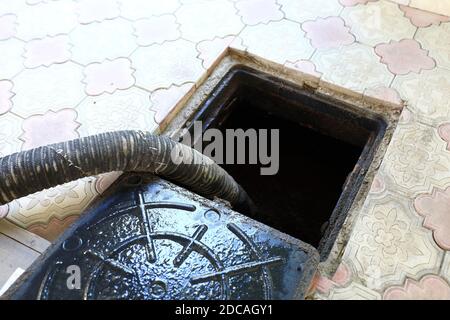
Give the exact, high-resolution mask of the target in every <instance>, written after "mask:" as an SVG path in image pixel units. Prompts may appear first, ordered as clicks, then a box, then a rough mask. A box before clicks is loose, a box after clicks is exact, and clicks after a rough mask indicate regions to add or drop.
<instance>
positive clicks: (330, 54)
mask: <svg viewBox="0 0 450 320" xmlns="http://www.w3.org/2000/svg"><path fill="white" fill-rule="evenodd" d="M311 60H312V61H313V62H314V63H315V65H316V66H317V71H319V72H321V73H322V80H323V81H326V82H329V83H331V84H333V85H337V86H341V87H344V88H346V89H349V90H353V91H355V92H359V93H362V92H364V90H365V89H366V88H372V87H377V86H387V87H388V86H389V84H390V83H391V81H392V79H393V75H392V74H391V73H390V72H389V70H388V69H387V68H386V66H385V65H383V64H381V63H380V62H379V58H378V57H377V55H376V54H375V52H374V50H373V49H372V48H370V47H367V46H365V45H362V44H359V43H354V44H352V45H350V46H344V47H341V48H340V49H333V50H328V51H322V52H321V51H317V52H316V53H315V54H314V55H313V57H312V58H311Z"/></svg>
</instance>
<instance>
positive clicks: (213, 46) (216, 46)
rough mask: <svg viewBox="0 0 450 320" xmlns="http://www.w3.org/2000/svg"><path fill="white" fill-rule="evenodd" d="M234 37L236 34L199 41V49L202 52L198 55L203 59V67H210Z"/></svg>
mask: <svg viewBox="0 0 450 320" xmlns="http://www.w3.org/2000/svg"><path fill="white" fill-rule="evenodd" d="M234 38H235V37H234V36H228V37H224V38H214V39H213V40H205V41H201V42H199V43H198V44H197V50H198V51H199V53H200V54H199V55H198V57H199V58H200V59H202V60H203V67H204V68H205V69H209V68H210V67H211V66H212V65H213V63H214V62H215V61H216V60H217V59H218V58H219V57H220V56H221V55H222V53H223V52H224V51H225V50H226V49H227V48H228V46H229V45H230V44H231V42H233V40H234Z"/></svg>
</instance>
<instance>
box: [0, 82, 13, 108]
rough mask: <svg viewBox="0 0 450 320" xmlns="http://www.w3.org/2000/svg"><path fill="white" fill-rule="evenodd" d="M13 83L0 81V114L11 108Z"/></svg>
mask: <svg viewBox="0 0 450 320" xmlns="http://www.w3.org/2000/svg"><path fill="white" fill-rule="evenodd" d="M12 87H13V83H12V82H11V81H10V80H0V114H4V113H6V112H8V111H9V110H10V109H11V108H12V106H13V102H12V99H11V98H12V97H13V96H14V92H12Z"/></svg>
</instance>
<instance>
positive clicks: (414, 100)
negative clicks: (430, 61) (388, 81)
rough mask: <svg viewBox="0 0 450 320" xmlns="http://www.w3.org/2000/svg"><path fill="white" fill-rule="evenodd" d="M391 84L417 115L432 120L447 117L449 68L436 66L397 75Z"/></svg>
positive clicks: (449, 111)
mask: <svg viewBox="0 0 450 320" xmlns="http://www.w3.org/2000/svg"><path fill="white" fill-rule="evenodd" d="M391 86H392V88H394V89H396V90H397V91H398V92H399V93H400V96H401V97H402V99H404V100H405V101H406V102H407V104H408V106H409V107H410V109H411V110H413V111H414V112H417V114H418V115H419V116H423V117H425V118H428V119H432V120H436V119H448V118H449V116H450V90H448V88H449V86H450V70H447V69H443V68H436V69H434V70H432V71H428V70H425V71H422V72H421V73H420V74H413V73H411V74H408V75H405V76H397V77H395V79H394V81H393V83H392V85H391Z"/></svg>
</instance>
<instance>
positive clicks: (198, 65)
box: [130, 39, 205, 91]
mask: <svg viewBox="0 0 450 320" xmlns="http://www.w3.org/2000/svg"><path fill="white" fill-rule="evenodd" d="M197 55H198V52H197V50H196V49H195V45H194V44H193V43H192V42H189V41H187V40H184V39H180V40H176V41H171V42H165V43H163V44H161V45H153V46H150V47H141V48H138V49H137V50H136V51H135V52H134V53H133V54H132V55H131V56H130V58H131V60H132V63H133V67H134V68H136V72H135V74H134V76H135V77H136V84H137V85H139V86H141V87H143V88H145V89H147V90H150V91H153V90H155V89H159V88H168V87H170V86H171V85H172V84H175V85H182V84H183V83H185V82H196V81H197V80H198V79H199V78H200V77H201V76H202V75H203V74H204V72H205V69H204V68H203V67H202V61H201V60H200V59H198V58H197ZM162 57H164V59H162Z"/></svg>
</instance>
